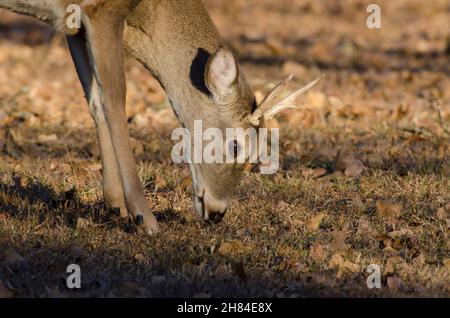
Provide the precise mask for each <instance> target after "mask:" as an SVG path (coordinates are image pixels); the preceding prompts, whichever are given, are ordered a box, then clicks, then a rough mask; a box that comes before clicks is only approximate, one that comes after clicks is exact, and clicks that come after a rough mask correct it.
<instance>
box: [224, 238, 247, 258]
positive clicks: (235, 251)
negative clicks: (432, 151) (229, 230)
mask: <svg viewBox="0 0 450 318" xmlns="http://www.w3.org/2000/svg"><path fill="white" fill-rule="evenodd" d="M248 251H249V248H248V246H246V245H245V244H244V243H242V242H241V241H238V240H230V241H224V242H222V244H220V247H219V249H218V250H217V252H218V253H219V254H220V255H223V256H236V255H240V254H244V253H247V252H248Z"/></svg>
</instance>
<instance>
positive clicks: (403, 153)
mask: <svg viewBox="0 0 450 318" xmlns="http://www.w3.org/2000/svg"><path fill="white" fill-rule="evenodd" d="M333 3H334V2H331V1H312V0H311V1H308V0H305V1H300V0H295V1H287V0H283V1H281V0H278V1H270V0H246V1H239V0H227V1H225V0H223V1H214V0H207V1H205V4H206V5H207V7H208V10H209V12H210V13H211V15H212V17H213V20H214V21H215V23H216V24H217V26H218V28H219V30H220V31H221V33H222V34H223V36H224V38H225V39H226V40H227V41H229V43H230V45H231V46H232V47H233V48H234V49H235V50H236V52H237V53H238V56H239V59H240V61H241V62H242V68H243V70H244V72H245V73H246V74H247V77H248V79H249V81H250V83H251V84H252V86H253V88H254V89H255V92H256V96H257V97H259V96H262V95H263V94H265V93H267V92H268V91H269V90H270V89H271V88H272V87H273V85H274V84H275V83H277V82H278V81H280V80H281V79H283V78H284V77H286V76H287V75H288V74H290V73H294V74H295V76H296V79H295V84H296V85H299V86H300V85H303V84H305V83H307V82H309V81H311V80H312V79H314V78H316V77H317V76H318V75H320V74H325V75H326V77H325V79H324V80H323V81H322V82H321V84H320V85H318V86H317V87H316V88H315V89H314V90H313V91H311V92H310V93H308V94H307V95H306V96H305V98H304V99H303V107H302V109H301V110H300V111H290V112H287V113H286V114H284V115H282V116H281V117H280V118H278V120H277V121H273V122H272V123H271V125H272V126H278V127H280V128H281V129H280V131H281V137H280V141H281V158H280V160H281V161H280V165H281V168H280V170H279V172H278V173H277V174H275V175H270V176H264V175H261V174H259V173H258V171H257V169H254V170H251V171H246V173H245V175H244V178H243V181H242V184H240V185H239V187H238V189H239V190H238V195H237V197H236V199H235V200H234V202H233V204H232V206H231V208H230V210H229V212H228V213H227V215H226V217H225V219H224V221H223V222H222V223H221V224H217V225H208V224H204V223H202V222H201V221H199V220H198V219H197V217H196V215H195V212H194V210H193V204H192V200H191V195H192V194H191V190H190V181H189V173H188V169H187V167H185V166H182V165H175V164H173V163H172V161H171V159H170V151H171V148H172V146H173V142H172V141H171V140H170V134H171V132H172V129H174V128H176V127H178V123H177V122H176V120H175V117H174V115H173V114H172V111H171V109H170V106H169V105H168V102H167V100H166V97H165V95H164V92H163V91H162V89H161V88H160V87H159V85H158V83H157V82H156V81H155V80H154V79H153V78H151V76H150V75H149V74H148V73H147V71H146V70H145V69H144V68H143V67H142V66H140V65H139V64H138V63H137V62H136V61H133V60H131V59H129V61H128V63H127V69H128V72H127V76H128V100H127V107H128V109H127V111H128V116H129V123H130V126H129V127H130V133H131V135H132V137H133V148H134V152H135V155H136V159H137V162H138V167H139V174H140V177H141V180H142V181H143V183H144V185H145V190H146V194H147V200H148V204H149V206H150V207H151V208H152V210H153V211H154V212H155V214H156V216H157V218H158V220H159V222H160V225H161V228H162V231H161V233H160V234H158V235H155V236H151V237H149V236H146V235H144V234H143V233H141V232H140V230H139V229H137V228H136V227H135V226H134V225H132V224H130V223H129V222H128V221H124V220H121V219H119V218H118V216H116V215H112V214H111V213H109V212H108V211H107V210H106V208H105V207H104V205H103V203H102V194H101V186H100V181H101V166H100V165H99V162H100V158H99V152H98V146H97V143H96V137H95V136H96V135H95V130H94V124H93V121H92V119H91V118H90V116H89V113H88V109H87V106H86V102H85V101H84V99H83V94H82V90H81V87H80V85H79V83H78V81H77V77H76V74H75V71H74V67H73V65H72V62H71V60H70V57H69V54H68V51H67V49H66V44H65V42H64V38H63V37H62V35H60V34H55V33H53V32H52V31H51V30H50V29H48V28H47V27H46V26H44V25H42V24H39V23H37V22H35V21H34V20H31V19H28V18H24V17H19V16H16V15H13V14H10V13H7V12H5V11H0V151H1V158H0V297H78V296H81V297H93V296H97V297H161V296H175V297H228V296H236V297H237V296H269V297H308V296H332V297H340V296H346V297H347V296H359V297H392V296H401V297H418V296H420V297H423V296H432V297H443V296H446V297H449V296H450V253H449V249H450V240H449V232H448V230H449V228H450V149H449V148H450V77H449V74H450V66H449V65H450V35H449V30H450V27H449V8H448V3H447V1H445V0H443V1H439V0H435V1H420V0H398V1H377V3H379V4H380V6H381V8H382V29H373V30H370V29H368V28H367V27H366V18H367V15H368V14H367V13H366V6H367V4H368V3H370V2H368V1H358V0H347V1H339V2H337V1H336V3H334V4H333ZM338 3H339V4H338ZM249 170H250V169H249ZM72 263H76V264H79V265H80V266H81V270H82V289H81V290H77V291H73V290H69V289H67V287H66V277H67V276H68V274H66V268H67V266H68V265H69V264H72ZM370 264H376V265H379V266H381V274H382V278H381V282H382V286H381V288H380V289H369V288H368V287H367V286H366V279H367V277H368V275H369V273H367V272H366V268H367V266H369V265H370Z"/></svg>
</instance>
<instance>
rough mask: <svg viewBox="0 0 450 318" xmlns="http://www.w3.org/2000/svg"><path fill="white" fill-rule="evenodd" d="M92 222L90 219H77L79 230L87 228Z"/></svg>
mask: <svg viewBox="0 0 450 318" xmlns="http://www.w3.org/2000/svg"><path fill="white" fill-rule="evenodd" d="M91 223H92V222H91V221H90V220H88V219H84V218H78V220H77V230H82V229H86V228H87V227H89V225H90V224H91Z"/></svg>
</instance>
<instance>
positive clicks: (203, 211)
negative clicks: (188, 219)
mask: <svg viewBox="0 0 450 318" xmlns="http://www.w3.org/2000/svg"><path fill="white" fill-rule="evenodd" d="M194 193H195V190H194ZM194 206H195V210H196V212H197V214H198V216H199V217H200V218H201V219H203V220H204V221H207V222H210V223H219V222H221V221H222V219H223V217H224V216H225V212H226V208H225V209H224V210H221V211H219V212H215V211H210V210H209V209H208V208H207V206H208V205H207V204H205V190H203V191H202V194H201V195H197V194H194Z"/></svg>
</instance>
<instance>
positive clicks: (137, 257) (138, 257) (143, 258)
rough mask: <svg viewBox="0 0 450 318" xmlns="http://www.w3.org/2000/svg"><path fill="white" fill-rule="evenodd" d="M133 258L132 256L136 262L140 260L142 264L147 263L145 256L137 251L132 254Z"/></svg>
mask: <svg viewBox="0 0 450 318" xmlns="http://www.w3.org/2000/svg"><path fill="white" fill-rule="evenodd" d="M133 258H134V259H135V260H137V261H138V262H140V263H143V264H147V263H148V259H147V257H145V256H144V254H142V253H137V254H135V255H134V256H133Z"/></svg>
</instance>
